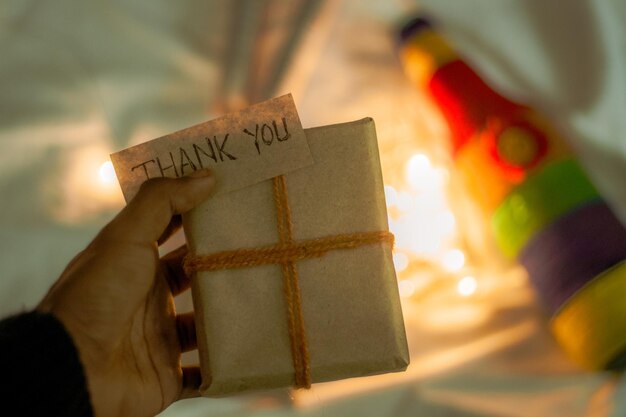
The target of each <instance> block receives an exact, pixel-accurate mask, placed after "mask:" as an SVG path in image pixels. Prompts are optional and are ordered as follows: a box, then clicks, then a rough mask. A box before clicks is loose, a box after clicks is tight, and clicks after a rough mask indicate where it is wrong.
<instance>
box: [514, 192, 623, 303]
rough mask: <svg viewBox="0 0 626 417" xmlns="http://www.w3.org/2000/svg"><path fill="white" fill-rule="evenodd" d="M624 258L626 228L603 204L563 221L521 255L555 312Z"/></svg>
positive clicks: (582, 209)
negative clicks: (586, 285) (577, 292)
mask: <svg viewBox="0 0 626 417" xmlns="http://www.w3.org/2000/svg"><path fill="white" fill-rule="evenodd" d="M624 259H626V228H624V226H623V225H622V224H621V223H620V221H619V220H618V219H617V218H616V217H615V215H614V214H613V213H612V212H611V210H610V209H609V207H608V206H607V205H606V203H605V202H603V201H599V202H598V201H596V202H593V203H590V204H587V205H584V206H582V207H579V208H577V209H575V210H573V211H571V212H569V213H567V214H566V215H564V216H562V217H561V218H559V219H557V220H556V221H555V222H554V223H552V224H550V225H548V226H547V227H546V228H544V229H543V230H541V231H540V232H538V233H537V234H536V235H535V236H534V237H533V238H532V239H531V240H529V242H528V244H527V245H526V246H525V247H524V249H523V250H522V252H521V253H520V255H519V261H520V262H521V263H522V265H524V267H526V269H527V270H528V274H529V276H530V280H531V281H532V283H533V285H534V286H535V288H536V290H537V293H538V294H539V296H540V298H541V299H542V300H543V301H544V304H545V305H546V306H547V307H548V309H549V310H550V313H555V312H556V311H557V310H558V309H559V308H560V307H561V306H562V305H563V303H565V302H566V301H567V300H568V299H569V298H570V297H571V296H572V295H573V294H574V293H575V292H576V291H578V290H579V289H580V288H581V287H583V286H584V285H585V284H586V283H588V282H589V281H591V280H592V279H593V278H594V277H596V276H597V275H598V274H600V273H602V272H603V271H606V270H607V269H609V268H610V267H612V266H613V265H615V264H617V263H619V262H621V261H622V260H624ZM624 297H625V299H626V294H624Z"/></svg>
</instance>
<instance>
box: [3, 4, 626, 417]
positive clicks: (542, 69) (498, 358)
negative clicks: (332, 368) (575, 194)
mask: <svg viewBox="0 0 626 417" xmlns="http://www.w3.org/2000/svg"><path fill="white" fill-rule="evenodd" d="M258 3H262V5H261V6H259V4H258ZM252 4H253V2H245V1H234V2H233V1H199V0H185V1H179V2H169V1H165V0H153V1H147V0H145V1H144V0H134V1H122V0H113V1H108V2H104V1H78V0H58V1H55V2H38V1H34V0H21V1H6V2H4V4H3V6H2V7H0V51H1V56H0V196H1V197H0V201H1V202H2V204H1V205H0V214H1V215H0V265H1V266H0V276H1V278H0V313H2V315H6V314H9V313H12V312H16V311H20V310H22V309H28V308H32V307H33V306H34V305H35V304H36V303H37V301H38V300H39V299H40V298H41V297H42V296H43V294H44V293H45V291H46V289H47V288H48V287H49V285H50V284H51V283H52V282H53V281H54V280H55V279H56V277H57V276H58V275H59V273H60V272H61V271H62V269H63V267H64V266H65V264H66V263H67V262H68V261H69V260H70V259H71V258H72V256H73V255H74V254H75V253H76V252H78V251H79V250H80V249H81V248H83V247H84V246H85V245H86V244H87V243H88V242H89V240H90V239H91V238H92V237H93V235H94V234H95V233H96V231H97V230H98V229H99V228H100V227H101V226H102V225H103V224H105V223H106V221H107V220H108V219H110V218H111V217H112V216H113V214H114V213H115V212H116V211H117V210H119V208H120V207H122V205H123V202H122V198H121V194H120V193H119V190H117V189H116V188H115V184H113V186H112V185H111V184H106V183H102V182H98V177H97V176H98V174H99V172H98V169H99V167H100V164H101V163H102V162H104V161H105V160H106V159H107V156H108V154H109V153H111V152H113V151H115V150H119V149H121V148H123V147H126V146H128V145H131V144H134V143H139V142H142V141H144V140H147V139H151V138H154V137H157V136H160V135H162V134H164V133H168V132H171V131H174V130H177V129H180V128H183V127H186V126H189V125H191V124H195V123H198V122H201V121H204V120H206V119H208V118H210V117H211V116H213V115H215V114H218V113H219V109H220V108H221V107H220V106H217V105H216V103H218V102H219V100H220V99H221V98H223V96H220V95H221V94H222V95H223V93H224V88H225V85H226V84H227V87H228V88H232V89H235V90H236V89H237V88H240V87H241V86H242V85H244V84H246V83H245V81H246V79H245V77H246V75H245V74H244V75H242V74H238V75H237V76H233V75H232V72H233V71H236V69H237V68H236V66H235V67H233V66H232V65H233V64H232V62H241V61H237V60H236V59H234V58H232V57H231V58H232V59H231V58H228V56H229V55H228V52H229V50H230V49H232V47H233V44H234V43H235V42H239V43H240V44H246V41H250V42H251V40H250V39H248V38H247V37H249V36H250V35H248V34H246V32H245V28H244V27H232V26H229V25H228V24H227V23H228V22H231V21H233V16H237V14H238V13H244V12H245V11H246V10H248V12H247V13H252V12H250V10H251V9H250V7H254V8H255V9H254V10H256V11H263V10H267V9H268V8H270V7H271V8H272V9H271V10H272V12H271V13H273V14H272V16H275V18H276V22H275V24H274V26H273V30H272V31H271V32H268V33H266V34H265V36H266V37H267V39H268V43H267V44H266V46H267V45H269V46H267V47H268V48H271V45H272V42H273V40H276V39H280V38H281V37H285V36H287V35H286V34H285V33H284V32H281V28H282V27H284V26H285V25H286V23H285V22H291V23H293V22H294V21H298V16H299V15H298V10H297V9H296V8H294V7H291V8H289V7H288V6H287V2H280V1H279V2H276V1H274V2H270V1H267V2H256V5H254V6H252ZM277 4H278V5H277ZM418 10H419V11H422V12H427V13H428V14H429V15H430V16H432V17H433V18H434V19H435V20H436V21H438V22H440V23H441V28H442V31H443V32H444V34H445V35H446V36H447V37H448V38H449V39H450V40H451V41H452V42H453V43H454V44H455V45H457V47H458V49H459V50H460V51H461V52H462V53H463V54H464V56H466V58H467V59H468V60H469V61H470V62H471V63H472V64H473V65H474V66H475V67H476V68H477V70H478V71H479V72H480V73H481V74H483V75H484V76H485V77H486V78H488V79H489V80H490V81H491V82H492V83H493V84H494V85H495V86H497V88H498V89H500V90H501V91H503V92H505V93H506V94H508V95H510V96H511V97H515V98H517V99H519V100H520V101H524V102H527V103H530V104H533V105H535V106H537V107H539V108H541V109H542V110H543V111H545V112H546V113H547V114H549V115H550V116H551V117H552V119H553V120H554V121H555V122H556V123H557V124H558V125H559V126H560V127H561V128H562V129H563V130H564V132H566V134H567V136H568V137H569V138H570V139H571V141H572V143H573V145H574V146H575V148H576V150H577V152H578V155H579V156H580V158H581V160H582V162H583V164H584V165H585V167H586V168H587V169H588V172H589V173H590V175H591V177H592V178H593V180H594V181H595V183H596V185H597V186H598V187H599V189H600V190H601V191H602V193H603V195H604V196H605V198H607V199H608V200H609V202H610V203H611V204H612V205H613V207H614V209H615V211H616V212H617V213H618V214H619V215H620V216H621V218H622V219H626V187H624V179H625V178H626V136H625V134H624V132H626V118H624V117H623V109H624V108H625V107H626V56H625V55H626V30H625V29H624V24H625V23H626V5H625V3H624V2H622V1H620V0H611V1H609V0H596V1H585V0H575V1H569V2H567V5H564V2H561V1H556V0H550V1H545V0H543V1H540V0H502V1H499V2H493V1H489V0H465V1H454V0H437V1H435V0H423V1H421V2H412V1H401V0H393V1H385V2H381V1H375V0H327V1H321V2H319V4H318V9H317V10H315V13H314V16H312V17H311V16H309V18H310V21H306V22H304V23H306V31H303V33H301V34H300V35H299V36H300V37H301V39H299V40H300V42H299V43H298V45H299V46H298V48H296V49H294V51H293V53H291V54H289V55H287V56H286V58H285V61H284V62H281V63H279V64H280V65H278V66H277V67H276V68H283V69H284V73H281V77H280V79H278V80H277V81H276V82H275V83H274V84H275V85H274V84H272V88H269V87H268V89H266V90H265V94H269V93H275V94H278V93H281V92H289V91H290V92H293V94H294V97H295V98H296V101H297V105H298V108H299V112H300V116H301V119H302V121H303V124H304V125H305V126H306V127H310V126H317V125H322V124H328V123H335V122H343V121H346V120H352V119H358V118H361V117H365V116H371V117H373V118H374V119H375V120H376V123H377V130H378V135H379V140H380V149H381V156H382V163H383V169H384V170H385V180H386V181H390V182H393V180H394V178H395V177H396V176H398V175H401V174H400V173H398V172H396V169H395V168H394V167H395V165H396V161H397V158H398V157H399V156H398V155H400V154H403V153H405V152H407V150H411V149H415V148H419V147H420V146H430V145H429V144H430V143H431V142H433V141H437V140H439V139H437V138H440V137H441V136H442V135H444V136H445V134H446V132H445V128H444V127H442V124H441V120H437V116H436V115H435V112H434V111H433V106H432V103H429V101H428V99H427V98H426V97H424V96H423V94H421V93H420V92H418V91H416V90H415V89H413V88H412V87H411V86H410V85H409V83H408V82H407V81H406V79H405V78H404V76H403V74H402V70H401V68H400V65H399V63H398V60H397V58H396V55H395V45H394V42H395V41H394V28H395V27H397V24H398V23H399V22H400V21H401V20H402V19H403V18H406V16H408V15H410V14H412V13H415V12H416V11H418ZM242 33H243V35H242ZM291 33H293V32H291ZM250 45H252V46H250ZM254 45H255V44H254V43H250V44H249V45H248V48H254ZM240 59H243V60H244V61H245V56H244V57H243V58H241V57H240ZM229 62H230V63H231V64H230V66H229ZM258 65H260V66H262V65H263V64H261V63H258ZM229 74H231V75H229ZM248 76H249V75H248ZM237 77H239V78H237ZM241 77H243V79H242V78H241ZM218 104H219V103H218ZM178 239H181V237H180V236H179V237H178ZM498 271H501V272H499V273H498V274H500V275H499V276H498V277H496V279H497V280H498V285H497V286H495V287H494V290H493V291H491V292H490V293H489V294H487V295H486V296H485V297H482V298H480V299H477V300H474V301H467V300H466V301H458V300H455V299H450V297H448V296H447V295H446V293H445V292H443V293H435V294H426V295H424V296H423V297H418V298H414V299H407V300H404V301H403V308H404V313H405V319H406V325H407V333H408V337H409V344H410V350H411V358H412V364H411V366H410V367H409V369H408V371H407V372H406V373H404V374H397V375H384V376H380V377H372V378H366V379H357V380H350V381H340V382H336V383H328V384H319V385H315V386H314V387H313V389H312V390H311V392H308V393H302V392H296V393H293V392H290V391H288V390H279V391H275V392H271V393H262V394H250V395H245V396H241V397H232V398H226V399H210V400H209V399H194V400H186V401H182V402H179V403H177V404H175V405H174V406H172V407H171V408H170V409H168V410H167V411H165V412H164V413H162V415H163V416H190V417H191V416H198V417H199V416H233V417H235V416H237V417H239V416H241V417H243V416H265V415H272V416H326V417H330V416H350V415H354V416H357V415H358V416H432V417H439V416H441V417H443V416H446V417H479V416H480V417H482V416H485V417H486V416H498V417H517V416H528V415H533V416H543V417H552V416H554V417H556V416H559V417H561V416H568V417H596V416H598V417H599V416H601V417H617V416H623V415H626V400H624V399H625V398H626V395H624V394H625V391H626V382H625V381H624V380H623V378H622V377H621V376H619V375H610V374H606V373H591V372H586V371H584V370H582V369H580V368H578V367H577V366H576V365H575V364H573V363H572V362H570V361H569V359H567V358H566V357H565V356H564V355H563V354H562V352H561V351H560V350H559V349H558V347H557V346H556V345H555V343H554V341H553V340H552V338H551V336H550V335H549V332H548V330H547V321H546V318H545V315H544V313H543V311H542V309H541V307H540V306H539V305H538V302H537V300H536V297H535V295H534V293H533V292H532V289H531V288H529V285H528V283H527V280H526V279H525V277H524V275H523V273H522V272H521V271H520V270H519V269H518V268H515V267H510V268H505V269H499V270H498ZM178 305H179V306H180V308H188V307H189V300H188V299H187V300H179V301H178ZM444 310H445V313H446V314H444V315H442V314H440V313H441V312H442V311H444ZM450 314H452V316H454V315H456V316H455V317H456V319H455V320H453V321H446V320H449V316H450ZM442 317H443V318H442ZM442 320H443V321H442ZM186 360H190V359H186Z"/></svg>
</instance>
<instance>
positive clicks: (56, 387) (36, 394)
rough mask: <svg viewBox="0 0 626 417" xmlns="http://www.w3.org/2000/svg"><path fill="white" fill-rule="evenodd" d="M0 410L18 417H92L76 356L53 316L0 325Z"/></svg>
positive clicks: (22, 317) (15, 319)
mask: <svg viewBox="0 0 626 417" xmlns="http://www.w3.org/2000/svg"><path fill="white" fill-rule="evenodd" d="M0 379H1V382H0V386H2V389H1V390H0V404H1V405H2V408H3V409H9V410H14V413H15V415H20V416H78V417H82V416H92V415H93V414H92V410H91V403H90V401H89V392H88V391H87V384H86V380H85V375H84V373H83V368H82V365H81V363H80V360H79V358H78V352H77V350H76V347H75V346H74V343H73V341H72V339H71V338H70V336H69V334H68V333H67V331H66V330H65V328H64V327H63V325H62V324H61V323H60V322H59V321H58V320H57V319H56V318H55V317H54V316H52V315H50V314H44V313H39V312H31V313H24V314H20V315H17V316H13V317H9V318H7V319H4V320H2V321H0Z"/></svg>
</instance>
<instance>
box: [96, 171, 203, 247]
mask: <svg viewBox="0 0 626 417" xmlns="http://www.w3.org/2000/svg"><path fill="white" fill-rule="evenodd" d="M214 185H215V177H214V176H213V174H212V173H211V172H210V171H209V170H203V171H195V172H194V173H193V174H191V175H188V176H186V177H183V178H176V179H174V178H155V179H151V180H148V181H146V182H144V183H143V184H142V185H141V188H140V189H139V192H138V193H137V195H135V197H134V198H133V199H132V200H131V201H130V202H129V203H128V205H127V206H126V207H125V208H124V209H123V210H122V211H121V212H120V213H119V214H118V215H117V216H116V217H115V218H114V219H113V220H112V221H111V223H109V224H108V225H107V226H106V227H105V228H104V229H103V230H102V232H101V234H100V237H101V238H103V239H107V240H108V239H111V240H124V241H132V242H136V243H142V244H152V243H154V242H156V241H157V239H158V238H159V237H160V236H161V235H162V234H163V232H164V231H165V229H166V228H167V226H168V224H169V223H170V220H171V219H172V216H174V215H175V214H183V213H185V212H187V211H189V210H191V209H192V208H194V207H195V206H197V205H198V204H200V203H201V202H203V201H204V200H206V199H207V198H208V197H209V196H210V195H211V193H212V191H213V187H214Z"/></svg>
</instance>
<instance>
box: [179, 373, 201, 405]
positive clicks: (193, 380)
mask: <svg viewBox="0 0 626 417" xmlns="http://www.w3.org/2000/svg"><path fill="white" fill-rule="evenodd" d="M200 384H202V376H201V374H200V368H199V367H197V366H189V367H183V381H182V389H181V391H180V397H179V399H180V400H182V399H185V398H195V397H199V396H200V391H199V390H200Z"/></svg>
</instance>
